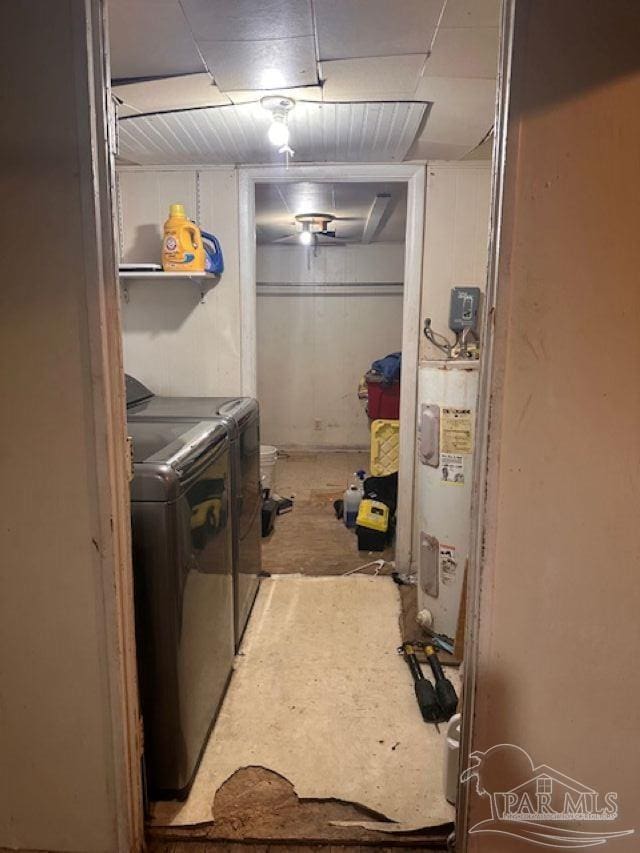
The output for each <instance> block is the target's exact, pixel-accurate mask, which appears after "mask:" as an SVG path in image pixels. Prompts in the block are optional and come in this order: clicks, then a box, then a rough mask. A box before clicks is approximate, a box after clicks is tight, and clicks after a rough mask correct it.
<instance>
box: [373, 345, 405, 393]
mask: <svg viewBox="0 0 640 853" xmlns="http://www.w3.org/2000/svg"><path fill="white" fill-rule="evenodd" d="M401 364H402V353H401V352H392V353H389V355H385V357H384V358H379V359H378V360H377V361H374V362H373V364H372V365H371V369H372V370H375V371H376V373H380V374H382V377H383V379H384V381H385V382H386V383H387V384H389V385H390V384H391V383H392V382H398V381H399V379H400V366H401Z"/></svg>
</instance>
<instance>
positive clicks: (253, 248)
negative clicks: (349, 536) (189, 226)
mask: <svg viewBox="0 0 640 853" xmlns="http://www.w3.org/2000/svg"><path fill="white" fill-rule="evenodd" d="M424 186H425V179H424V167H423V166H419V167H414V166H295V167H291V168H288V169H285V168H265V169H258V168H256V169H244V170H241V173H240V205H239V209H240V240H241V243H240V277H241V325H242V342H243V343H242V384H243V393H245V394H247V395H251V396H255V395H256V394H258V396H263V395H260V393H259V392H260V385H261V382H262V381H263V380H261V379H260V370H259V361H260V354H259V352H260V351H259V347H260V348H261V349H262V350H263V352H264V353H265V355H266V358H268V359H269V360H270V362H269V365H267V363H266V359H265V363H264V365H263V369H264V370H266V371H267V372H266V373H264V374H263V375H264V385H265V388H266V386H267V385H271V384H272V383H271V382H270V381H269V380H270V376H269V374H271V377H273V374H274V373H275V370H274V365H275V363H276V361H277V358H278V349H277V345H276V346H275V347H272V343H271V340H270V338H269V334H270V332H269V328H268V326H269V309H268V307H267V306H266V300H274V302H275V300H277V304H278V309H277V310H278V317H279V318H280V320H279V322H282V314H281V309H282V305H283V299H287V298H291V297H288V296H287V295H286V294H288V293H289V292H290V290H291V288H290V287H288V289H287V290H286V291H285V296H276V295H275V294H276V293H282V292H283V288H280V289H279V290H278V289H277V288H274V287H273V285H274V284H275V285H292V284H294V282H291V281H289V282H278V281H270V282H265V281H260V278H261V276H260V275H259V269H258V263H257V257H258V253H259V254H260V255H261V258H262V259H264V260H265V261H266V263H267V266H268V264H269V262H271V263H273V262H274V261H273V260H272V259H267V257H266V256H267V255H268V254H269V252H270V253H271V254H273V252H275V251H278V250H277V249H271V248H269V249H268V250H265V249H261V245H264V244H265V238H266V237H267V235H269V234H271V235H272V236H274V235H275V234H276V230H275V229H277V228H278V227H282V225H283V222H286V223H289V224H288V225H286V226H285V229H284V231H281V232H278V237H276V239H279V237H284V240H283V241H282V242H281V243H280V244H275V245H279V246H282V245H284V246H287V245H288V244H289V245H291V243H292V242H293V243H294V245H295V243H296V242H299V238H298V237H297V236H296V234H297V233H298V232H301V231H302V230H303V229H304V227H305V226H304V224H303V223H302V222H300V221H299V220H296V219H295V215H296V213H303V214H304V213H325V211H318V210H315V211H311V210H308V211H297V209H296V210H295V211H294V214H293V216H291V215H290V211H289V212H284V211H286V206H287V202H286V199H290V202H289V204H290V205H293V206H294V207H295V206H296V204H297V202H295V201H294V200H293V199H294V197H295V193H296V192H298V193H299V194H300V198H301V199H304V194H305V192H306V193H307V201H305V202H304V204H303V206H307V204H308V203H309V204H310V203H311V199H312V198H313V197H314V194H315V200H314V206H315V204H319V203H320V201H321V200H322V201H323V203H325V205H326V204H329V206H331V205H334V206H335V203H334V200H335V199H336V198H337V199H341V198H342V197H344V202H343V205H344V206H345V207H344V209H345V213H344V214H343V215H344V216H345V217H348V219H345V220H342V224H341V225H338V224H336V227H335V228H334V227H328V226H329V225H330V224H331V223H330V222H328V223H327V227H324V223H325V222H327V220H322V219H321V218H319V219H318V225H317V226H316V225H312V228H313V230H317V229H318V228H319V229H320V230H322V231H324V232H325V235H322V234H319V237H317V238H314V242H316V241H317V243H318V246H317V247H316V246H314V247H311V252H310V253H309V252H302V253H299V252H298V261H297V263H298V264H300V263H301V262H302V267H300V266H299V267H298V270H299V272H298V273H296V274H300V277H301V278H302V279H306V281H304V280H303V281H299V282H297V284H298V285H300V284H302V285H307V284H308V285H311V288H308V287H305V288H304V290H303V292H305V293H307V292H309V290H313V288H314V287H317V286H318V285H320V287H321V289H324V290H325V292H326V290H327V289H328V290H331V289H333V291H334V292H335V288H332V286H331V284H330V283H328V281H322V282H319V281H315V282H314V278H315V277H317V275H316V274H317V273H318V271H319V270H322V269H324V270H326V269H327V266H326V265H327V264H329V268H331V266H332V265H334V268H335V267H336V266H337V267H339V266H340V264H341V261H338V260H337V258H338V257H339V256H338V254H336V253H339V252H344V256H345V257H346V254H347V253H346V252H345V250H346V249H347V246H346V245H345V246H335V245H331V246H329V245H326V243H327V242H328V241H331V242H333V241H334V240H336V241H337V242H345V243H346V242H347V239H349V240H353V239H354V238H355V235H358V234H360V239H362V235H363V232H364V229H365V227H366V223H367V213H366V211H367V210H368V211H371V208H372V206H373V199H374V198H376V197H377V196H378V195H382V196H383V197H384V195H385V194H386V195H389V196H390V197H391V200H392V201H393V203H391V202H390V203H389V205H387V206H386V207H385V210H384V211H383V212H382V216H381V218H380V220H379V222H378V226H379V227H380V229H381V230H382V229H384V228H385V227H386V228H388V229H389V230H388V232H387V233H388V234H394V231H393V230H392V229H396V231H395V233H396V234H398V233H400V234H402V232H404V249H403V251H402V250H401V251H400V252H399V256H401V257H400V262H401V267H402V270H403V273H402V278H401V283H402V296H401V307H400V308H399V310H398V314H399V315H401V316H399V321H400V323H401V335H400V343H401V346H400V347H399V349H400V350H401V352H402V382H401V391H400V418H399V421H400V429H399V462H398V507H397V530H396V537H395V553H394V560H395V564H396V569H397V570H398V571H402V572H403V571H408V570H409V569H410V566H411V548H412V512H411V506H412V489H413V478H414V446H415V431H416V384H417V363H418V346H419V334H420V329H419V305H420V292H421V272H422V258H421V246H422V229H423V216H424ZM270 187H277V189H276V190H270V189H269V188H270ZM296 187H297V188H298V189H297V190H296V189H295V188H296ZM292 188H293V189H292ZM300 188H302V190H301V189H300ZM347 188H350V189H347ZM336 190H337V192H338V195H337V196H336ZM349 192H350V193H351V197H352V208H351V211H352V212H351V213H349V212H348V210H347V206H346V205H347V201H346V199H347V198H348V193H349ZM341 193H342V196H341ZM283 199H284V201H283ZM278 200H279V201H278ZM356 200H357V201H356ZM301 203H302V202H301ZM367 203H368V208H367ZM270 204H271V210H270V209H269V205H270ZM257 211H258V212H259V218H258V217H257ZM278 211H280V221H279V220H278ZM332 212H333V213H335V215H336V216H338V215H340V214H339V213H338V212H337V210H334V211H329V213H332ZM403 213H404V215H403ZM360 214H362V216H363V217H364V219H361V218H360ZM291 222H293V225H292V224H291ZM334 222H335V223H339V222H340V220H334ZM257 229H261V234H260V236H259V237H257V236H256V235H257ZM398 229H399V230H398ZM381 230H380V231H379V232H378V233H381ZM327 232H328V233H332V232H335V234H336V237H335V238H334V237H329V236H326V234H327ZM341 233H342V234H343V235H344V237H345V240H339V239H338V235H340V234H341ZM289 238H293V240H289ZM320 241H321V242H322V243H323V244H325V245H322V246H320V245H319V243H320ZM353 245H355V244H353ZM372 245H373V246H375V243H372V244H369V246H372ZM314 249H315V250H316V251H317V253H318V254H317V256H316V258H314V257H313V253H314ZM395 251H396V254H398V252H397V249H396V250H395ZM321 253H322V255H323V256H324V257H322V256H321ZM328 253H331V254H328ZM372 254H375V250H374V252H373V253H372ZM331 258H333V259H334V260H331ZM314 261H315V264H314ZM307 264H308V269H307V268H306V267H307ZM263 269H267V267H263ZM312 270H315V272H313V273H312ZM269 276H270V277H271V278H274V277H275V279H277V278H278V277H281V276H278V275H275V276H274V268H273V266H272V267H271V272H270V273H269ZM262 277H263V278H264V276H262ZM289 277H290V276H289ZM325 277H326V275H325ZM338 277H340V276H338ZM341 277H343V278H344V277H345V276H344V275H342V276H341ZM376 277H378V276H376ZM397 277H398V276H397V275H396V276H395V278H397ZM365 278H366V276H365ZM391 278H394V276H393V275H392V276H391ZM345 283H346V282H342V284H345ZM363 283H364V284H366V283H367V282H363ZM369 283H372V282H369ZM334 284H335V282H334ZM338 284H340V283H338ZM351 284H352V285H353V284H355V282H352V283H351ZM375 284H376V285H377V286H379V285H383V286H384V290H385V292H386V293H387V294H394V293H396V292H395V291H393V290H392V289H391V288H390V287H389V285H391V287H393V285H394V284H400V282H393V281H389V282H384V281H381V282H375ZM350 292H351V291H350ZM267 294H270V295H267ZM323 296H324V294H323ZM309 298H310V297H309V296H301V295H298V296H296V299H295V302H297V304H298V308H299V306H300V305H302V304H303V300H308V299H309ZM313 298H316V294H314V297H313ZM326 298H332V299H335V298H336V297H335V296H334V297H326ZM351 298H353V299H357V298H360V297H351ZM384 298H385V299H395V300H397V299H398V296H397V294H396V295H395V296H393V295H390V296H385V297H384ZM259 301H260V303H261V305H260V309H258V303H259ZM259 310H260V315H261V316H262V320H263V323H262V326H261V330H259V328H258V317H259ZM291 310H292V311H295V310H296V308H295V307H292V309H291ZM291 316H292V317H293V315H291ZM279 329H280V332H281V333H282V332H283V330H284V326H282V327H279ZM396 332H397V330H396ZM352 333H353V334H354V335H355V334H357V329H356V328H355V327H354V328H353V329H352ZM392 334H393V333H392ZM389 340H391V337H390V338H389ZM267 341H269V343H268V345H267V346H265V344H267ZM261 345H262V346H261ZM289 345H291V339H290V340H289V343H288V344H287V346H289ZM384 348H385V347H384V346H383V347H382V349H384ZM390 351H391V350H390ZM267 353H268V354H267ZM347 353H349V356H350V357H351V352H350V351H349V350H347V349H346V348H345V357H346V355H347ZM384 355H387V353H383V352H382V351H380V357H382V356H384ZM358 357H359V356H358ZM362 358H364V355H362ZM356 367H357V369H356V370H355V372H356V373H360V369H361V367H362V372H361V373H360V375H362V373H364V372H365V371H366V370H367V368H368V367H369V365H368V364H366V363H365V361H362V360H360V361H359V362H357V364H356ZM353 369H354V367H353V365H352V364H350V365H349V371H353ZM298 378H299V381H300V389H301V391H300V393H301V394H302V393H304V376H303V377H302V379H300V377H298ZM347 381H348V379H347ZM341 382H342V379H341ZM318 387H321V386H320V385H319V386H318ZM345 387H346V386H345ZM346 393H347V394H348V391H347V392H346ZM271 396H273V397H274V399H273V400H271V399H270V397H271ZM354 396H355V395H354ZM266 399H267V400H268V402H267V404H266V405H267V430H269V429H275V430H281V431H282V433H281V434H283V435H285V436H286V435H287V431H286V424H285V423H284V422H283V419H282V417H280V416H278V415H277V413H276V410H277V394H274V395H271V394H269V393H267V395H266ZM352 403H353V400H352ZM356 403H357V401H356ZM318 406H322V401H321V400H320V399H318ZM270 409H273V418H274V420H273V425H272V426H270V425H269V410H270ZM319 411H320V409H318V412H319ZM344 411H345V414H344V416H343V422H341V423H339V425H338V426H337V427H329V426H328V425H325V419H324V418H323V417H321V416H320V415H318V412H316V413H315V414H313V413H312V414H311V416H310V415H309V411H308V410H307V411H306V413H305V416H304V417H305V418H306V420H307V424H308V427H309V429H308V430H307V437H306V438H305V439H304V440H305V441H307V442H308V444H307V447H308V448H309V450H310V451H315V452H318V450H319V449H320V450H321V451H322V450H324V449H326V448H327V447H333V448H335V450H336V451H337V450H338V449H341V450H346V449H349V450H350V451H354V452H355V453H358V452H359V453H360V455H359V457H358V458H354V459H352V460H350V461H349V463H347V462H346V460H345V464H346V465H347V468H348V467H349V464H351V463H355V464H358V463H361V462H362V461H363V455H362V454H363V453H367V454H368V446H367V442H368V439H367V435H368V425H367V420H366V415H365V414H364V412H363V413H362V419H361V420H360V419H358V418H357V415H358V409H357V408H356V407H355V406H354V407H353V408H352V410H351V415H349V414H348V413H347V412H346V410H344ZM278 418H279V420H278ZM318 421H319V422H320V423H319V424H318V423H317V422H318ZM336 423H337V421H336ZM331 432H334V436H333V437H332V438H329V437H328V436H329V435H330V434H331ZM314 433H320V434H323V438H322V439H321V441H320V442H319V443H318V445H314V441H313V436H314ZM296 434H297V435H300V432H299V431H298V430H296ZM265 435H266V437H267V438H268V436H269V432H268V431H267V432H266V433H265ZM274 437H275V434H274ZM298 440H299V439H298ZM349 442H352V445H351V447H349ZM358 442H360V444H358ZM362 442H364V444H362ZM341 445H342V446H341ZM308 464H309V465H310V466H311V476H312V477H313V473H312V469H313V467H314V466H317V465H318V462H317V460H315V461H314V460H310V461H309V462H308ZM291 467H292V466H291V465H289V468H290V470H291ZM293 467H294V468H295V465H294V466H293ZM352 467H353V466H352ZM367 469H368V466H367ZM344 470H346V469H344V468H343V471H344ZM293 473H294V476H295V472H293ZM347 473H348V474H350V473H351V471H347ZM324 474H327V475H328V477H327V476H324ZM302 476H304V473H303V472H302ZM323 476H324V480H325V485H326V488H325V489H324V491H325V492H329V493H330V492H331V489H332V488H333V489H334V490H335V485H334V480H335V477H333V476H331V475H330V474H329V472H328V471H326V470H325V471H324V472H323ZM343 480H344V477H342V480H340V481H339V482H338V483H337V488H338V490H339V491H341V490H344V485H342V488H341V489H340V486H341V484H342V482H343ZM298 483H299V481H298ZM295 484H296V483H295V481H294V485H295ZM284 485H289V484H287V483H285V484H284ZM298 490H300V489H298ZM304 491H307V492H310V491H313V489H307V490H304V489H303V492H304ZM309 500H311V495H307V501H309ZM307 506H308V509H309V510H310V511H312V510H311V507H310V504H309V503H307ZM360 562H362V561H360Z"/></svg>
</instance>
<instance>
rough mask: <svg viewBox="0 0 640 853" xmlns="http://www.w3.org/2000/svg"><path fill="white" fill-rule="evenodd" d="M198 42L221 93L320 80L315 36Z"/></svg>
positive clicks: (304, 83)
mask: <svg viewBox="0 0 640 853" xmlns="http://www.w3.org/2000/svg"><path fill="white" fill-rule="evenodd" d="M199 44H200V49H201V50H202V53H203V55H204V57H205V60H206V62H207V65H208V67H209V70H210V71H211V73H212V74H213V76H214V79H215V81H216V84H217V86H218V88H219V89H220V90H221V91H222V92H229V91H233V90H235V89H240V90H247V89H281V88H291V87H294V86H309V85H313V84H316V83H317V82H318V75H317V71H316V59H315V43H314V39H313V36H301V37H300V38H291V39H289V38H287V39H269V40H267V41H228V42H217V41H201V42H199Z"/></svg>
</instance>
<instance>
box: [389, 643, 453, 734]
mask: <svg viewBox="0 0 640 853" xmlns="http://www.w3.org/2000/svg"><path fill="white" fill-rule="evenodd" d="M400 650H401V651H402V654H403V656H404V659H405V660H406V662H407V665H408V667H409V670H410V672H411V675H412V676H413V686H414V688H415V691H416V699H417V700H418V707H419V708H420V713H421V714H422V719H423V720H424V721H425V723H436V726H437V724H438V722H440V720H442V710H441V709H440V705H439V704H438V698H437V696H436V692H435V690H434V688H433V684H432V683H431V682H430V681H429V679H428V678H425V677H424V674H423V672H422V667H421V666H420V663H419V662H418V658H417V657H416V654H415V651H414V648H413V646H412V645H411V643H403V644H402V646H401V649H400ZM441 671H442V670H441ZM445 680H446V679H445Z"/></svg>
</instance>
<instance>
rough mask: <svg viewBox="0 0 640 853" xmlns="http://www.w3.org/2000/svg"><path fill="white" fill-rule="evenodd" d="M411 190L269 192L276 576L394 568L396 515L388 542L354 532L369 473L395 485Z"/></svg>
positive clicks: (262, 209)
mask: <svg viewBox="0 0 640 853" xmlns="http://www.w3.org/2000/svg"><path fill="white" fill-rule="evenodd" d="M406 189H407V188H406V184H393V183H355V184H354V183H347V182H335V183H329V182H327V183H319V182H318V183H316V182H312V181H301V182H299V183H272V184H267V183H264V184H257V185H256V296H257V308H256V318H257V323H256V328H257V343H256V350H257V389H258V399H259V401H260V416H261V436H262V439H261V440H262V445H263V457H264V464H265V466H266V467H265V470H266V471H267V474H265V478H266V479H265V486H267V487H268V488H269V489H270V492H271V495H272V497H271V500H272V501H273V503H269V504H268V506H269V507H271V508H272V510H273V511H276V512H278V515H277V517H273V518H269V519H268V526H269V528H271V526H273V527H272V530H271V532H270V534H269V536H268V537H267V538H265V539H264V541H263V569H264V570H265V571H268V572H271V573H280V572H284V573H292V572H301V573H302V574H304V575H327V574H348V573H351V572H354V571H357V570H358V569H359V568H360V567H363V566H366V564H368V563H371V564H372V568H371V570H372V571H373V570H374V568H375V566H376V565H377V566H378V568H381V567H383V568H384V569H385V570H387V571H389V572H390V571H391V570H392V567H393V557H394V548H393V517H392V519H391V522H390V524H389V529H388V531H387V532H386V533H387V535H386V537H383V532H374V533H372V534H370V535H367V534H362V533H361V535H360V536H359V537H356V536H355V535H354V531H355V529H356V524H355V522H356V516H357V507H358V506H359V504H358V499H359V496H360V492H361V489H362V488H363V485H364V482H365V476H378V477H380V476H388V477H391V479H390V480H389V481H388V482H389V490H388V491H389V492H392V491H393V486H395V482H396V481H395V479H394V475H395V474H396V473H397V467H396V466H397V461H398V457H397V440H398V425H399V420H398V418H399V405H400V396H399V395H400V381H401V350H402V298H403V279H404V242H405V230H406ZM383 370H384V371H385V373H383V372H382V371H383ZM383 420H384V422H383ZM345 497H346V499H347V500H346V503H347V504H349V507H348V509H347V508H345ZM390 500H391V502H392V503H391V505H392V506H393V495H391V496H390ZM288 501H290V502H291V503H289V502H288ZM341 502H342V503H341ZM340 522H343V523H340ZM382 522H383V523H384V518H383V519H382ZM383 538H384V539H385V540H386V541H384V542H383V541H382V540H383ZM369 540H371V541H369ZM374 540H376V541H374ZM376 549H379V551H378V550H376ZM372 551H375V553H371V552H372ZM367 552H369V553H367ZM375 559H383V560H384V561H385V562H384V564H376V563H375V562H374V561H375Z"/></svg>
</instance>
